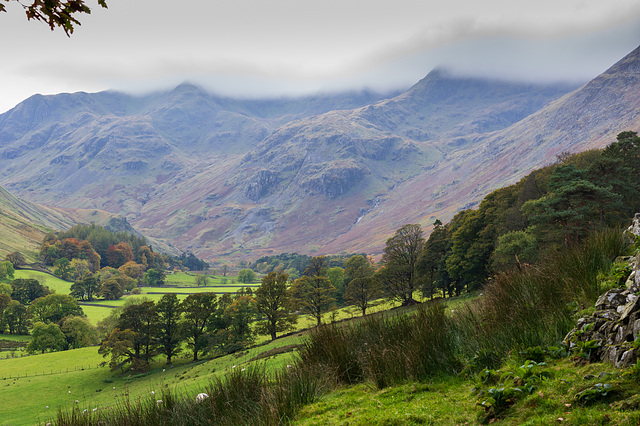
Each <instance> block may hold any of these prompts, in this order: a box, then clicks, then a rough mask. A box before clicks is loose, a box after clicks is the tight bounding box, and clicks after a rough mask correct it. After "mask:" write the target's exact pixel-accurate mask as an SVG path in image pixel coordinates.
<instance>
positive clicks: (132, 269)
mask: <svg viewBox="0 0 640 426" xmlns="http://www.w3.org/2000/svg"><path fill="white" fill-rule="evenodd" d="M144 270H145V267H144V265H141V264H139V263H136V262H134V261H132V260H130V261H129V262H127V263H125V264H124V265H122V266H121V267H119V268H118V271H120V273H121V274H122V275H126V276H127V277H130V278H133V279H134V280H139V279H141V278H142V276H143V275H144Z"/></svg>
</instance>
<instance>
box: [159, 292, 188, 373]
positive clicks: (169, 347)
mask: <svg viewBox="0 0 640 426" xmlns="http://www.w3.org/2000/svg"><path fill="white" fill-rule="evenodd" d="M156 312H157V313H158V347H159V351H160V353H162V354H164V355H166V357H167V365H169V364H171V359H172V358H173V356H175V355H177V354H179V353H180V352H181V351H182V341H183V340H184V339H183V336H182V334H181V330H180V317H181V315H182V308H181V306H180V301H179V300H178V297H177V296H176V295H175V294H173V293H166V294H165V295H163V296H162V299H160V301H159V302H158V304H157V305H156Z"/></svg>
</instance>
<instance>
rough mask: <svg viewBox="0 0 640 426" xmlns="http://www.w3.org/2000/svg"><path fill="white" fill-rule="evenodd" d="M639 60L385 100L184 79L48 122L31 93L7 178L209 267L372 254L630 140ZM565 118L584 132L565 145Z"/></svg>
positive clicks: (458, 82)
mask: <svg viewBox="0 0 640 426" xmlns="http://www.w3.org/2000/svg"><path fill="white" fill-rule="evenodd" d="M634 58H635V57H634V56H630V57H629V58H626V59H623V60H621V61H620V62H619V64H624V68H625V69H627V68H628V71H624V70H623V69H621V68H622V67H623V65H619V66H618V68H614V67H612V68H610V70H608V72H609V74H606V72H605V73H603V74H602V75H601V76H599V77H597V78H596V79H594V80H592V81H591V82H589V83H587V84H586V85H584V86H582V87H581V88H579V89H577V90H574V89H576V87H575V86H568V85H558V84H556V85H540V84H529V83H527V84H525V83H517V82H504V81H499V80H490V79H478V78H462V77H457V76H454V75H451V74H450V73H448V72H446V71H443V70H435V71H433V72H431V73H429V74H427V76H426V77H425V78H423V79H422V80H420V81H419V82H418V83H416V84H415V85H414V86H412V87H411V88H409V89H408V90H406V91H405V92H403V93H399V94H394V96H391V97H389V98H382V97H380V98H376V96H375V95H371V94H367V93H361V94H359V95H358V94H341V95H334V96H333V97H325V98H307V99H306V100H305V101H302V100H299V99H298V100H292V99H280V100H270V101H255V100H254V101H246V100H234V99H229V98H222V97H216V96H215V95H211V94H208V93H207V92H206V91H204V90H202V89H200V88H198V87H197V86H193V85H188V84H186V85H181V86H178V87H177V88H175V89H174V90H172V91H167V92H163V93H155V94H151V95H146V97H137V98H136V97H119V95H117V94H113V93H109V94H102V95H100V96H97V97H96V98H91V97H90V96H89V97H90V98H91V99H87V98H86V96H85V94H82V95H79V99H77V100H74V101H73V102H70V104H67V105H65V106H64V107H62V108H61V109H60V111H54V112H47V111H48V110H47V109H46V108H44V107H42V106H41V105H42V104H46V102H49V103H53V100H51V99H48V98H46V97H45V98H44V100H43V99H41V98H35V99H31V98H30V99H31V100H30V101H29V100H27V101H29V102H27V101H25V102H26V103H25V104H24V105H23V104H20V105H18V106H17V107H16V108H15V109H14V110H10V111H9V112H7V113H5V114H2V115H0V158H3V159H4V160H7V161H3V163H4V164H3V165H0V184H1V185H4V186H6V187H7V188H8V189H10V190H11V191H14V192H16V193H17V194H19V195H21V196H25V197H27V198H30V199H35V200H37V201H39V202H46V203H48V204H53V205H69V206H72V207H76V208H97V209H104V210H108V211H112V212H117V213H120V214H123V215H125V217H127V219H128V220H129V221H130V222H131V223H132V224H133V225H134V226H135V227H136V229H138V230H140V231H141V232H143V233H144V234H145V235H151V236H154V237H166V238H168V239H169V240H170V241H171V242H172V243H173V244H175V245H177V246H178V247H180V248H181V249H183V250H191V251H193V252H194V253H196V254H199V255H201V256H203V257H207V258H212V257H221V256H222V257H237V258H243V257H252V258H253V257H259V256H261V255H264V254H273V253H277V252H284V251H286V252H291V251H297V252H300V253H307V254H314V253H331V252H333V253H337V252H341V251H358V252H362V251H367V252H373V253H375V252H379V251H380V250H381V247H383V245H384V241H385V240H386V238H387V237H388V236H389V235H391V234H392V233H393V232H394V230H395V229H397V228H398V227H399V226H401V225H402V224H404V223H407V222H419V223H421V224H422V225H424V226H427V225H429V224H430V223H431V222H432V221H433V219H434V218H435V217H438V218H440V219H441V220H447V219H448V218H450V217H451V216H452V215H453V214H454V213H455V212H456V211H458V210H460V209H461V208H465V207H470V206H473V205H475V204H476V203H477V202H478V201H479V200H480V199H481V198H482V196H484V195H485V194H486V193H488V192H489V191H490V190H491V189H495V188H496V187H498V186H502V185H505V184H508V183H512V182H513V181H514V180H515V179H517V178H518V176H522V175H523V173H525V172H526V171H527V170H530V169H531V168H534V167H539V166H542V165H544V164H545V163H546V162H549V161H552V159H553V157H554V156H555V155H556V154H558V153H560V152H562V151H566V150H567V149H576V147H579V148H580V149H582V147H583V145H584V146H589V147H591V146H593V147H595V146H602V145H603V144H604V143H605V141H608V142H611V141H612V140H613V139H614V137H615V133H617V132H618V131H622V130H634V127H633V126H635V125H636V121H634V119H633V118H632V117H631V116H630V115H629V114H623V113H621V112H623V111H624V109H625V107H626V109H627V110H628V109H630V108H629V105H630V103H631V102H635V100H636V99H639V98H638V97H637V96H638V93H640V89H638V85H637V72H636V71H635V70H636V69H637V68H636V67H637V58H635V59H634ZM624 61H627V62H624ZM625 72H627V73H629V76H628V78H627V77H625V75H626V74H624V73H625ZM618 78H620V79H621V80H618ZM625 78H626V79H627V80H625V81H626V83H624V84H623V83H621V81H622V79H625ZM598 79H599V80H598ZM608 79H611V80H612V81H611V82H608V83H607V80H608ZM613 80H616V82H613ZM598 85H600V86H598ZM589 93H591V95H590V94H589ZM69 96H70V98H73V95H69ZM69 96H66V97H62V98H56V100H58V101H60V100H61V99H64V100H66V101H68V100H69V99H70V98H69ZM589 96H591V97H592V98H593V99H594V100H593V101H591V104H590V105H591V109H588V108H587V109H585V107H584V105H585V102H587V101H588V99H589ZM96 99H105V102H106V104H105V105H102V106H100V105H99V101H97V100H96ZM314 99H315V103H314ZM580 99H584V101H580ZM45 101H46V102H45ZM581 102H582V103H581ZM96 103H97V105H94V104H96ZM30 104H34V105H35V107H34V106H33V105H32V106H31V107H32V108H33V111H32V112H31V113H30V114H29V113H28V111H27V110H28V107H29V105H30ZM329 104H331V105H332V106H336V105H337V106H340V107H345V108H344V109H329V110H327V108H328V105H329ZM587 104H588V102H587ZM596 104H600V109H602V108H604V109H610V110H611V111H609V112H607V111H605V113H606V114H605V113H601V112H599V110H598V107H597V106H598V105H596ZM605 104H606V105H605ZM69 105H71V106H69ZM74 105H75V106H74ZM83 105H88V106H87V107H86V108H85V107H84V106H83ZM301 105H306V106H304V107H301ZM579 105H582V106H581V107H579ZM636 105H637V104H636ZM73 108H76V109H75V110H73ZM101 108H102V109H101ZM579 108H581V109H582V110H581V113H582V115H580V114H578V113H577V110H578V109H579ZM631 109H632V108H631ZM72 110H73V111H74V113H70V112H69V111H72ZM107 110H108V111H107ZM101 111H102V112H101ZM104 111H107V112H104ZM613 112H615V115H616V117H617V118H616V119H617V120H618V122H616V123H617V124H619V125H620V128H614V126H613V121H611V119H609V118H606V117H609V116H611V114H612V113H613ZM55 114H57V115H55ZM588 114H591V115H588ZM607 114H608V115H607ZM595 116H597V117H598V120H595V119H592V120H591V121H592V122H588V121H589V117H595ZM52 117H53V118H52ZM571 117H582V118H581V119H582V121H581V122H580V124H581V125H582V126H583V127H584V129H583V130H581V131H580V132H578V131H574V133H573V134H572V137H571V138H569V139H566V135H567V132H568V131H567V130H562V129H565V128H575V127H576V124H575V123H571ZM18 119H19V120H18ZM16 120H18V121H19V122H15V121H16ZM47 120H49V121H48V122H47ZM25 123H26V124H25ZM29 126H30V127H29ZM554 126H556V127H558V129H555V130H554ZM607 126H608V127H607ZM605 127H606V129H605ZM636 128H637V127H636ZM20 132H22V133H20ZM593 135H600V136H599V137H595V136H593ZM562 136H564V137H565V139H566V140H562ZM587 139H588V140H589V141H590V142H589V141H587V142H584V141H586V140H587ZM44 160H47V161H44ZM27 165H28V166H27Z"/></svg>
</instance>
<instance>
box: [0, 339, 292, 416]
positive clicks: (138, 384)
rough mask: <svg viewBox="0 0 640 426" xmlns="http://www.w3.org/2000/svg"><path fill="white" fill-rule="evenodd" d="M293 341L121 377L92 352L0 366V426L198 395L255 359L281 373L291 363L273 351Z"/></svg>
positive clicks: (7, 361)
mask: <svg viewBox="0 0 640 426" xmlns="http://www.w3.org/2000/svg"><path fill="white" fill-rule="evenodd" d="M300 339H301V337H300V336H299V335H296V336H289V337H286V338H283V339H278V340H276V341H275V342H273V343H269V344H267V345H264V346H261V347H257V348H253V349H250V350H248V351H245V352H242V353H240V354H234V355H228V356H225V357H221V358H217V359H213V360H206V361H202V362H198V363H187V361H188V360H189V359H190V358H191V353H190V352H185V353H183V356H182V357H181V358H178V359H176V360H175V362H174V366H172V367H167V366H165V365H164V361H163V360H162V359H160V358H159V359H158V361H157V362H156V363H154V365H153V366H152V368H151V370H150V371H149V372H147V373H144V374H140V375H135V374H127V375H124V376H123V375H122V374H120V373H119V372H111V371H110V370H109V368H108V367H100V366H99V365H100V363H102V362H103V361H104V359H103V358H102V356H100V355H99V354H98V351H97V348H96V347H88V348H82V349H76V350H70V351H64V352H53V353H47V354H43V355H32V356H28V357H23V358H16V359H5V360H2V361H0V389H1V390H0V397H1V398H2V405H0V413H1V415H0V418H1V419H2V421H1V423H2V424H3V425H5V424H10V425H22V424H34V423H35V422H44V421H46V420H49V419H50V418H51V417H53V416H54V415H55V413H56V411H57V410H58V408H62V409H69V408H71V407H73V406H74V405H75V404H76V401H78V402H77V404H78V406H79V407H80V408H81V409H85V408H86V409H88V410H92V409H94V408H98V409H107V408H108V407H109V406H110V405H111V404H114V403H117V402H118V401H123V400H124V399H125V398H126V397H127V396H128V397H129V398H131V399H132V400H135V399H137V398H141V397H145V396H149V395H151V392H158V393H159V392H160V390H161V389H162V388H163V387H169V388H172V387H176V386H179V389H180V392H182V393H184V394H185V395H186V394H189V393H198V391H199V390H200V389H202V388H203V387H204V386H205V385H206V384H207V383H208V382H209V380H211V379H212V378H214V377H217V376H220V375H224V374H225V373H226V372H228V371H230V370H232V369H233V368H234V366H235V368H244V366H246V364H247V363H248V362H249V361H250V360H252V359H253V358H255V357H256V356H257V355H258V354H259V353H263V352H267V351H272V352H273V353H274V355H272V356H270V357H268V358H265V359H264V360H263V361H261V362H265V363H266V366H267V369H268V370H269V369H270V370H273V369H276V368H282V367H283V366H286V365H287V363H289V362H291V357H292V352H284V353H280V354H278V353H277V352H279V350H278V348H282V347H286V346H290V345H294V344H298V343H299V342H300Z"/></svg>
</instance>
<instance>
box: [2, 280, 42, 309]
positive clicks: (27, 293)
mask: <svg viewBox="0 0 640 426" xmlns="http://www.w3.org/2000/svg"><path fill="white" fill-rule="evenodd" d="M11 288H12V291H11V298H12V299H13V300H17V301H18V302H20V303H22V304H23V305H28V304H29V303H31V302H32V301H34V300H36V299H37V298H38V297H42V296H46V295H47V294H49V293H50V291H49V289H48V288H47V287H45V286H43V285H42V284H40V283H39V282H38V281H37V280H34V279H32V278H26V279H24V278H18V279H16V280H13V281H11Z"/></svg>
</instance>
